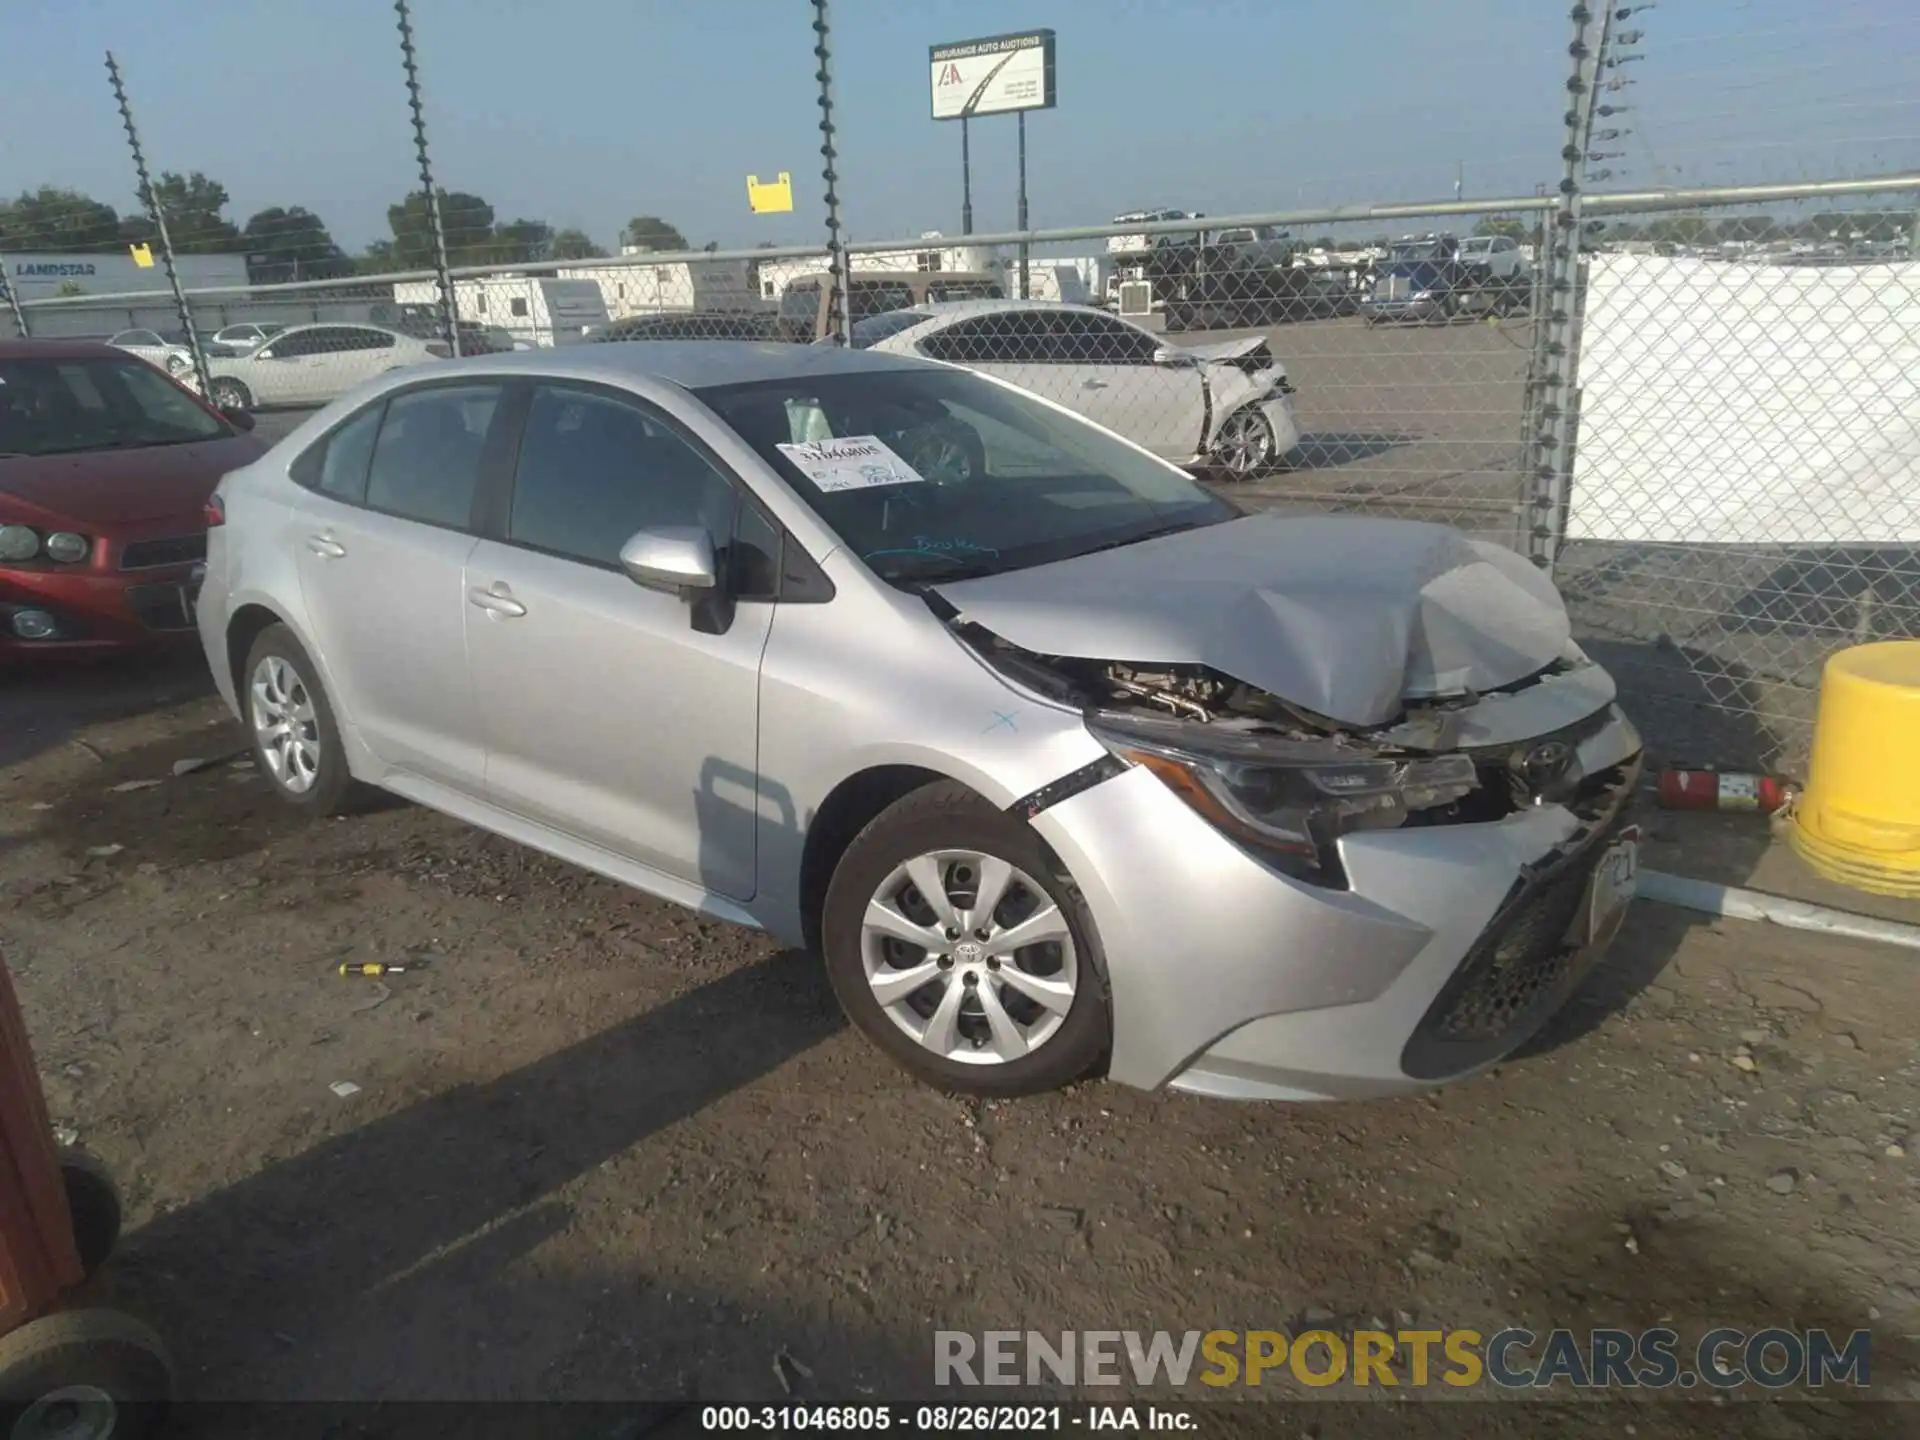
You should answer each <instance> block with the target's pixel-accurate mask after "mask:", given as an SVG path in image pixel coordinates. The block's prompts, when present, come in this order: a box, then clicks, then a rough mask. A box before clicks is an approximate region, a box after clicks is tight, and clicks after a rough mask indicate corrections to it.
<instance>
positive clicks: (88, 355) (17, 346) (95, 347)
mask: <svg viewBox="0 0 1920 1440" xmlns="http://www.w3.org/2000/svg"><path fill="white" fill-rule="evenodd" d="M119 333H122V334H124V333H125V332H124V331H122V332H119ZM126 358H127V357H126V353H125V352H124V351H121V350H116V349H115V348H114V347H113V346H111V345H109V344H107V343H106V341H104V340H0V360H124V359H126ZM142 363H143V364H144V363H145V362H144V361H143V362H142Z"/></svg>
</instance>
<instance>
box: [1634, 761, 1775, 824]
mask: <svg viewBox="0 0 1920 1440" xmlns="http://www.w3.org/2000/svg"><path fill="white" fill-rule="evenodd" d="M1657 793H1658V795H1659V800H1660V806H1661V808H1662V809H1665V810H1757V811H1759V812H1760V813H1761V814H1763V815H1771V814H1772V813H1773V812H1774V811H1776V810H1778V809H1779V808H1780V807H1781V806H1783V805H1785V804H1786V803H1787V801H1789V800H1791V799H1792V798H1793V790H1792V789H1791V787H1789V786H1788V785H1787V784H1786V783H1785V782H1784V781H1781V780H1776V779H1774V778H1773V777H1772V776H1771V775H1753V774H1748V773H1746V772H1743V771H1728V770H1662V771H1661V772H1660V781H1659V788H1658V792H1657Z"/></svg>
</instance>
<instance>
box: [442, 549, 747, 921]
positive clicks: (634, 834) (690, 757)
mask: <svg viewBox="0 0 1920 1440" xmlns="http://www.w3.org/2000/svg"><path fill="white" fill-rule="evenodd" d="M467 592H468V601H467V604H466V606H465V614H466V630H467V648H468V654H469V656H470V657H471V667H472V673H473V680H474V688H475V693H476V694H477V695H478V697H479V700H480V706H481V710H482V712H483V713H484V714H485V716H486V725H487V744H488V754H487V790H488V794H489V797H490V798H491V799H492V801H493V803H495V804H496V805H500V806H503V807H504V808H506V809H509V810H512V811H515V812H517V813H519V814H521V815H525V816H527V817H528V818H530V819H534V820H538V821H540V822H542V823H543V824H547V825H551V826H553V827H554V828H555V829H558V830H562V831H565V832H567V833H568V834H571V835H575V836H578V837H579V838H580V839H583V840H587V841H590V842H592V843H593V844H596V845H599V846H602V847H603V848H605V849H608V850H611V851H613V852H614V853H615V854H618V855H623V856H625V857H627V858H628V859H631V860H636V861H638V862H640V863H641V864H643V865H650V866H653V867H654V868H656V869H659V870H663V871H665V872H667V873H668V874H670V875H673V876H675V877H677V878H679V879H683V880H691V881H694V882H695V883H697V884H700V885H702V886H704V887H705V888H707V889H709V890H714V891H718V892H719V893H720V894H723V895H729V896H733V897H735V898H737V899H748V898H751V896H752V895H753V890H754V828H755V824H756V814H757V805H756V802H755V798H754V785H755V777H756V775H757V774H758V764H757V762H758V754H757V751H758V743H757V737H758V726H759V708H760V707H759V695H760V652H761V651H762V650H763V649H765V647H766V640H767V634H768V631H769V630H770V629H771V627H772V623H773V607H772V606H771V605H766V604H754V605H742V606H740V608H739V610H738V611H737V612H736V614H735V616H734V623H733V625H732V627H731V628H730V629H728V631H727V633H726V634H724V635H702V634H700V633H698V632H696V631H695V629H694V628H693V622H692V613H691V608H690V606H689V605H688V603H687V602H686V601H685V600H682V599H680V598H679V597H678V596H675V595H668V594H663V593H660V592H657V591H652V590H645V589H642V588H641V587H640V586H638V585H636V584H634V582H633V581H631V580H629V579H628V578H627V577H626V576H625V575H623V574H619V573H616V572H614V571H612V570H603V569H601V568H599V567H597V566H593V565H585V564H581V563H579V562H577V561H574V560H566V559H562V558H560V557H559V556H556V555H545V554H541V553H540V552H538V551H534V550H524V549H520V548H517V547H515V546H511V545H502V544H499V543H498V542H495V541H482V542H481V543H480V545H479V546H478V548H476V549H475V551H474V552H473V555H472V557H471V558H470V559H469V561H468V562H467ZM503 601H504V602H505V604H504V605H503V604H502V602H503Z"/></svg>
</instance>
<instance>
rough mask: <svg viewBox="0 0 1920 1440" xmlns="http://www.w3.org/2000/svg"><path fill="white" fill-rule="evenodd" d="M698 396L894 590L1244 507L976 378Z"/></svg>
mask: <svg viewBox="0 0 1920 1440" xmlns="http://www.w3.org/2000/svg"><path fill="white" fill-rule="evenodd" d="M698 394H699V397H700V399H702V400H703V401H705V402H706V403H707V404H708V405H709V406H711V407H712V408H713V409H714V410H715V411H716V412H717V413H718V414H719V415H720V417H721V418H722V419H723V420H725V421H726V423H727V424H728V425H730V426H732V427H733V429H734V430H736V431H737V432H738V433H739V434H740V435H741V437H742V438H743V439H745V440H746V442H747V443H748V444H749V445H751V446H753V448H754V449H755V450H756V451H758V452H759V454H760V455H761V456H762V458H764V459H765V460H766V461H767V463H768V464H770V465H772V466H773V467H774V469H776V470H777V471H779V472H780V474H781V475H782V476H783V477H784V478H785V479H786V480H787V482H788V483H789V484H791V485H792V486H793V487H794V490H795V491H796V493H798V494H799V495H800V496H801V497H802V498H803V499H804V500H806V502H807V503H808V504H809V505H811V506H812V507H813V509H814V511H815V512H816V513H817V514H818V515H819V516H820V518H821V519H822V520H824V521H825V522H826V523H827V525H828V526H830V527H831V528H832V529H833V531H834V533H835V534H837V535H838V536H839V537H840V539H841V540H842V542H843V543H845V544H846V545H848V546H849V547H850V548H852V549H853V550H854V551H855V552H856V553H857V554H859V555H860V557H861V558H862V559H864V560H865V561H866V562H867V564H868V565H869V566H871V567H872V569H873V571H874V573H876V574H877V575H879V576H880V577H881V578H882V579H883V580H888V581H892V582H895V583H901V584H906V583H912V582H921V581H925V582H933V583H938V582H940V581H944V580H954V579H960V578H964V577H966V576H972V575H991V574H997V573H999V572H1001V571H1004V570H1018V569H1023V568H1025V567H1026V566H1029V565H1041V564H1045V563H1047V562H1049V561H1053V560H1064V559H1067V558H1069V557H1070V556H1074V555H1081V554H1085V553H1086V552H1087V551H1090V550H1097V549H1103V548H1108V547H1111V546H1115V545H1124V544H1128V543H1131V542H1132V541H1135V540H1142V539H1145V538H1147V537H1148V536H1150V535H1157V534H1164V533H1166V532H1168V531H1172V530H1186V529H1192V528H1194V527H1196V526H1200V525H1215V524H1218V523H1220V522H1221V521H1224V520H1230V519H1232V518H1234V517H1235V516H1237V515H1239V514H1240V513H1241V512H1240V511H1239V510H1238V509H1237V508H1236V507H1234V506H1233V505H1230V504H1228V503H1227V502H1226V501H1225V500H1222V499H1220V498H1218V497H1217V496H1214V495H1212V494H1210V493H1209V492H1207V491H1206V490H1203V489H1202V488H1201V487H1200V486H1199V485H1197V484H1195V483H1194V482H1193V481H1192V480H1190V479H1188V478H1187V476H1185V475H1184V474H1182V473H1181V472H1180V471H1179V470H1177V469H1175V468H1174V467H1173V466H1171V465H1168V464H1165V463H1164V462H1162V461H1159V460H1155V459H1154V458H1152V457H1151V456H1149V455H1145V454H1142V453H1141V452H1140V451H1138V450H1135V449H1134V448H1133V447H1132V446H1130V445H1128V444H1126V443H1125V442H1123V441H1120V440H1117V439H1115V438H1113V437H1112V436H1109V435H1107V434H1105V433H1104V432H1102V431H1100V430H1098V429H1096V428H1094V427H1093V426H1091V425H1088V424H1086V423H1085V422H1084V421H1081V420H1078V419H1076V418H1074V417H1073V416H1071V415H1067V414H1064V413H1062V412H1061V411H1059V410H1056V409H1054V408H1053V407H1051V406H1049V405H1047V404H1045V403H1043V402H1042V401H1040V400H1037V399H1035V398H1034V397H1032V396H1030V395H1027V394H1025V393H1023V392H1022V391H1019V390H1015V389H1013V388H1011V387H1009V386H1004V385H1000V384H998V383H996V382H994V381H992V380H988V379H986V378H984V377H982V376H979V375H972V374H968V373H966V372H964V371H952V370H919V369H913V370H877V371H870V372H866V373H856V374H847V375H832V376H824V377H815V378H798V379H789V380H769V381H761V382H758V383H755V384H750V385H729V386H720V387H715V388H712V389H704V390H701V391H699V392H698ZM834 442H839V443H834ZM803 467H804V468H803Z"/></svg>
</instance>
